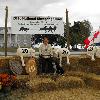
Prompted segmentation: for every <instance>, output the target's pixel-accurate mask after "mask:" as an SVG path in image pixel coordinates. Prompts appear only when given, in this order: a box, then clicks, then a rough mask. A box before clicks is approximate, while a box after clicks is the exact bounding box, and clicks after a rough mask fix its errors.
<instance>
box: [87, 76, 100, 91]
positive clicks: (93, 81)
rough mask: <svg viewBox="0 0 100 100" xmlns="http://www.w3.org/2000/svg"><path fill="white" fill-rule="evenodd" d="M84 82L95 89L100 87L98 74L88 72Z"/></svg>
mask: <svg viewBox="0 0 100 100" xmlns="http://www.w3.org/2000/svg"><path fill="white" fill-rule="evenodd" d="M85 79H86V80H85V83H86V85H88V86H91V87H94V88H96V89H100V76H99V75H95V74H91V75H90V74H88V75H87V76H85Z"/></svg>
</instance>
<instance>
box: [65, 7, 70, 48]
mask: <svg viewBox="0 0 100 100" xmlns="http://www.w3.org/2000/svg"><path fill="white" fill-rule="evenodd" d="M66 38H67V46H68V49H70V41H69V21H68V11H67V9H66Z"/></svg>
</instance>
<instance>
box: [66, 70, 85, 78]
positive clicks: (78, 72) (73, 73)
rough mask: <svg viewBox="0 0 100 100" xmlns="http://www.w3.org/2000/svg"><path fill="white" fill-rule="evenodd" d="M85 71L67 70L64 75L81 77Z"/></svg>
mask: <svg viewBox="0 0 100 100" xmlns="http://www.w3.org/2000/svg"><path fill="white" fill-rule="evenodd" d="M85 74H86V73H85V72H81V71H67V72H66V73H65V74H64V76H75V77H81V78H83V77H84V76H85Z"/></svg>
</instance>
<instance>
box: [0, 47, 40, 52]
mask: <svg viewBox="0 0 100 100" xmlns="http://www.w3.org/2000/svg"><path fill="white" fill-rule="evenodd" d="M16 50H17V47H14V48H7V51H8V52H16ZM4 51H5V50H4V48H0V52H4ZM35 51H36V52H38V51H39V49H38V48H35Z"/></svg>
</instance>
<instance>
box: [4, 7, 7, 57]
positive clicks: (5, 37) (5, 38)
mask: <svg viewBox="0 0 100 100" xmlns="http://www.w3.org/2000/svg"><path fill="white" fill-rule="evenodd" d="M5 10H6V14H5V34H4V41H5V45H4V46H5V47H4V48H5V57H6V56H7V32H8V29H7V20H8V6H6V8H5Z"/></svg>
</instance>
